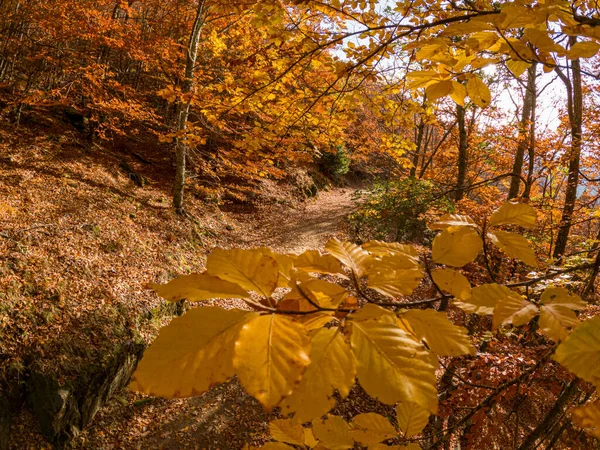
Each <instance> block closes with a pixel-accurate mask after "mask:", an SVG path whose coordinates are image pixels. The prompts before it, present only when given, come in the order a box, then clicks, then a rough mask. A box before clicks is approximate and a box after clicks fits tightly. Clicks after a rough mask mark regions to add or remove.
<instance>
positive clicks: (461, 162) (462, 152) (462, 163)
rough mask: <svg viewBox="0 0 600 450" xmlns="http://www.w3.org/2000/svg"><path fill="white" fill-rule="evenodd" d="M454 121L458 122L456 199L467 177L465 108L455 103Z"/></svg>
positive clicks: (463, 189)
mask: <svg viewBox="0 0 600 450" xmlns="http://www.w3.org/2000/svg"><path fill="white" fill-rule="evenodd" d="M456 122H457V124H458V161H457V166H458V175H457V177H456V190H455V197H454V199H455V200H456V201H459V200H461V199H462V198H463V195H464V193H465V181H466V179H467V128H466V126H465V108H464V106H460V105H456Z"/></svg>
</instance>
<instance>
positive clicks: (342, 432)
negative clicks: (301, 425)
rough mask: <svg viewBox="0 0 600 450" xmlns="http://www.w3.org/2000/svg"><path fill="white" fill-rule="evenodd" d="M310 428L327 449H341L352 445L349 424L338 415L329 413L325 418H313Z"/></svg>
mask: <svg viewBox="0 0 600 450" xmlns="http://www.w3.org/2000/svg"><path fill="white" fill-rule="evenodd" d="M312 429H313V434H314V436H315V438H316V439H317V440H318V441H319V442H320V443H321V444H323V445H324V446H325V447H326V448H328V449H331V450H343V449H346V448H352V447H354V440H353V439H352V437H351V436H350V426H349V425H348V423H347V422H346V421H345V420H344V419H342V418H341V417H340V416H333V415H329V416H327V418H326V419H325V420H320V419H317V420H314V421H313V423H312Z"/></svg>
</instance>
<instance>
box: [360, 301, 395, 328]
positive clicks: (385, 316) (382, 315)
mask: <svg viewBox="0 0 600 450" xmlns="http://www.w3.org/2000/svg"><path fill="white" fill-rule="evenodd" d="M396 319H397V318H396V314H394V313H393V312H392V311H390V310H389V309H387V308H382V307H381V306H377V305H374V304H373V303H367V304H365V305H364V306H362V307H361V308H360V309H359V310H358V311H356V312H353V313H352V320H379V321H380V322H387V323H391V324H394V323H396Z"/></svg>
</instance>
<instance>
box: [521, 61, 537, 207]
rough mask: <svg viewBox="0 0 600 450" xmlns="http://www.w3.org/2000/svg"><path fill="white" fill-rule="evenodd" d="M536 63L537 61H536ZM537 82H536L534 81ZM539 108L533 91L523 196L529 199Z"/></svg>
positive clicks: (535, 93) (535, 73)
mask: <svg viewBox="0 0 600 450" xmlns="http://www.w3.org/2000/svg"><path fill="white" fill-rule="evenodd" d="M534 64H535V63H534ZM534 75H535V76H536V78H537V72H535V71H534ZM534 83H535V82H534ZM536 110H537V92H536V91H533V101H532V104H531V119H530V121H529V126H530V129H529V148H528V149H527V153H528V159H529V161H528V163H527V184H526V185H525V191H524V192H523V198H525V199H529V197H530V195H531V186H532V185H533V171H534V168H535V167H534V165H535V115H536Z"/></svg>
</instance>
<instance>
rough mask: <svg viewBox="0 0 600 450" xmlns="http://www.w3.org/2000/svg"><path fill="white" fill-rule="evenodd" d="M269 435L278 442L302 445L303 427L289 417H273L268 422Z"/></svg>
mask: <svg viewBox="0 0 600 450" xmlns="http://www.w3.org/2000/svg"><path fill="white" fill-rule="evenodd" d="M269 431H270V433H271V437H272V438H273V439H275V440H276V441H279V442H287V443H288V444H296V445H304V428H302V425H300V424H296V423H294V422H292V421H291V420H290V419H275V420H271V422H270V423H269Z"/></svg>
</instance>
